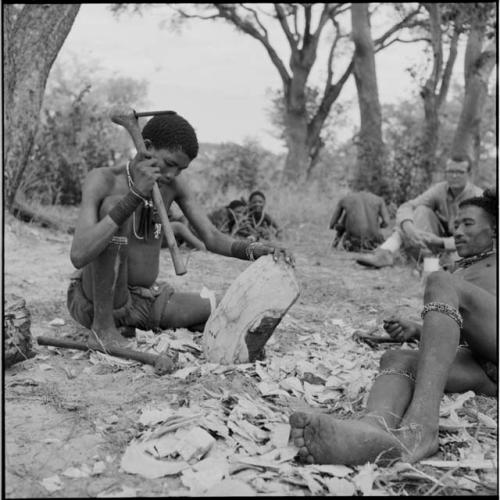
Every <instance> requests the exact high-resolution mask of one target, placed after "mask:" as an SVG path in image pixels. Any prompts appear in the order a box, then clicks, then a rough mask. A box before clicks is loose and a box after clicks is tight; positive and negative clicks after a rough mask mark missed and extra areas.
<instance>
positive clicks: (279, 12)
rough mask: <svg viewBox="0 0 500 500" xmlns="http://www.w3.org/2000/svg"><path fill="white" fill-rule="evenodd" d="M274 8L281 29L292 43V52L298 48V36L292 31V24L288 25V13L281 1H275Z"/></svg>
mask: <svg viewBox="0 0 500 500" xmlns="http://www.w3.org/2000/svg"><path fill="white" fill-rule="evenodd" d="M274 10H275V11H276V17H277V18H278V21H279V23H280V25H281V29H282V30H283V32H284V33H285V36H286V39H287V40H288V43H289V44H290V47H291V49H292V52H293V51H295V50H297V38H296V37H295V36H294V35H293V33H292V32H291V30H290V26H288V22H287V20H286V13H285V11H284V9H283V6H282V5H280V4H279V3H275V4H274Z"/></svg>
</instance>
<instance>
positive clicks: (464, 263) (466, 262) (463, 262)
mask: <svg viewBox="0 0 500 500" xmlns="http://www.w3.org/2000/svg"><path fill="white" fill-rule="evenodd" d="M494 253H496V252H495V249H494V248H493V249H492V250H487V251H486V252H481V253H478V254H477V255H472V256H471V257H464V258H463V259H460V260H457V262H456V265H457V266H458V267H463V268H464V269H466V268H467V267H469V266H472V264H475V263H476V262H477V261H479V260H483V259H486V257H489V256H490V255H493V254H494Z"/></svg>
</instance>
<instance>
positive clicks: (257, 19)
mask: <svg viewBox="0 0 500 500" xmlns="http://www.w3.org/2000/svg"><path fill="white" fill-rule="evenodd" d="M239 5H240V6H241V7H242V8H243V9H245V10H247V11H249V12H250V13H251V14H252V15H253V18H254V20H255V22H256V23H257V24H258V25H259V27H260V29H261V30H262V31H263V32H264V34H265V36H266V37H267V36H268V32H267V29H266V27H265V26H264V25H263V24H262V22H261V21H260V18H259V15H258V14H257V12H256V11H255V10H254V9H251V8H250V7H247V6H246V5H244V4H242V3H240V4H239Z"/></svg>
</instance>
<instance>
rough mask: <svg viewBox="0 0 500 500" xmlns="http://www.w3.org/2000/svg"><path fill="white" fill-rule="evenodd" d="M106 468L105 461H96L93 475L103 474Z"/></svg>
mask: <svg viewBox="0 0 500 500" xmlns="http://www.w3.org/2000/svg"><path fill="white" fill-rule="evenodd" d="M105 470H106V464H105V463H104V462H101V461H99V462H96V463H95V464H94V467H92V473H91V474H92V475H93V476H97V475H99V474H102V473H103V472H104V471H105Z"/></svg>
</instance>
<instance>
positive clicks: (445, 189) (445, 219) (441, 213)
mask: <svg viewBox="0 0 500 500" xmlns="http://www.w3.org/2000/svg"><path fill="white" fill-rule="evenodd" d="M482 194H483V190H482V189H481V188H480V187H478V186H476V185H474V184H472V183H471V182H468V183H467V184H466V185H465V187H464V189H463V191H462V192H461V193H459V194H457V195H456V196H453V193H452V192H451V190H450V188H449V185H448V183H447V182H446V181H443V182H438V183H437V184H434V185H433V186H431V187H430V188H429V189H427V191H424V192H423V193H422V194H421V195H419V196H417V197H416V198H413V200H409V201H406V202H405V203H403V204H402V205H401V206H400V207H399V208H398V211H397V213H396V224H398V225H399V226H400V227H401V224H402V223H403V222H404V221H405V220H410V221H412V222H413V210H415V208H417V207H418V206H420V205H423V206H426V207H429V208H430V209H431V210H432V211H433V212H434V213H435V214H436V217H437V218H438V219H439V222H440V223H441V224H442V225H443V228H444V230H445V233H446V234H447V235H449V236H448V237H445V238H443V242H444V247H445V248H446V249H447V250H455V240H454V239H453V236H451V235H452V234H453V223H454V221H455V218H456V216H457V213H458V205H459V204H460V203H461V202H462V201H464V200H466V199H468V198H473V197H475V196H481V195H482Z"/></svg>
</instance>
